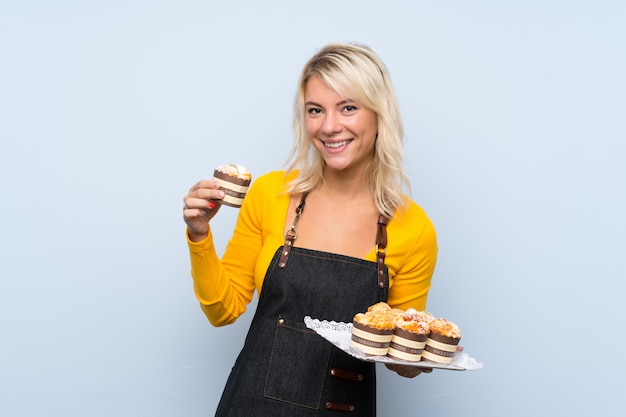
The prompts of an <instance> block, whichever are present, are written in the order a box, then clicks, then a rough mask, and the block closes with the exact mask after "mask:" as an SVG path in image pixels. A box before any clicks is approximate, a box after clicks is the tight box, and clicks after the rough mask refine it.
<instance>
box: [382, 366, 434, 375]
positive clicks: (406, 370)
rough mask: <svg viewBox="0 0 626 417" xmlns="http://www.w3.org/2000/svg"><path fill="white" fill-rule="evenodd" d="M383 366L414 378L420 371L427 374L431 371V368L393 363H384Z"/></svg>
mask: <svg viewBox="0 0 626 417" xmlns="http://www.w3.org/2000/svg"><path fill="white" fill-rule="evenodd" d="M385 366H386V367H387V369H389V370H392V371H394V372H395V373H397V374H398V375H400V376H403V377H405V378H415V377H416V376H418V375H419V374H421V373H425V374H429V373H431V372H432V371H433V368H418V367H417V366H410V365H398V364H395V363H386V364H385Z"/></svg>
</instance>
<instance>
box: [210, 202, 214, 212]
mask: <svg viewBox="0 0 626 417" xmlns="http://www.w3.org/2000/svg"><path fill="white" fill-rule="evenodd" d="M209 208H210V209H211V210H213V209H214V208H215V203H214V202H212V201H209Z"/></svg>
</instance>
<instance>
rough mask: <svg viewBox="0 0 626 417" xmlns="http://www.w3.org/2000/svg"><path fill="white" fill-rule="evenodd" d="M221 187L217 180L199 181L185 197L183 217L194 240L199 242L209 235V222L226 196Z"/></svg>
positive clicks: (190, 237) (190, 236)
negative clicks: (220, 201)
mask: <svg viewBox="0 0 626 417" xmlns="http://www.w3.org/2000/svg"><path fill="white" fill-rule="evenodd" d="M219 188H220V184H219V183H218V182H217V181H213V180H203V181H199V182H198V183H197V184H195V185H194V186H193V187H191V188H190V189H189V193H188V194H187V195H186V196H185V197H184V198H183V202H184V206H183V219H184V220H185V223H187V231H188V233H189V239H190V240H191V241H192V242H199V241H201V240H203V239H205V238H206V237H207V236H208V233H209V222H210V221H211V219H212V218H213V217H214V216H215V215H216V214H217V212H218V210H219V209H220V207H221V206H222V205H221V204H220V203H219V200H221V199H222V198H224V192H223V191H222V190H220V189H219Z"/></svg>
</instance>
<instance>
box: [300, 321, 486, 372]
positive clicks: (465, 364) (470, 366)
mask: <svg viewBox="0 0 626 417" xmlns="http://www.w3.org/2000/svg"><path fill="white" fill-rule="evenodd" d="M304 324H305V325H306V327H308V328H309V329H311V330H314V331H315V332H316V333H317V334H319V335H320V336H322V337H323V338H324V339H326V340H328V341H329V342H330V343H332V344H333V345H335V346H336V347H338V348H339V349H341V350H343V351H344V352H346V353H348V354H350V355H351V356H354V357H355V358H358V359H361V360H364V361H369V362H383V363H397V364H402V365H410V366H416V367H420V368H437V369H450V370H455V371H465V370H467V371H474V370H476V369H480V368H482V367H483V366H484V365H483V364H482V363H480V362H478V361H477V360H476V359H474V358H472V357H471V356H470V355H468V354H467V353H465V352H456V354H455V355H454V357H453V358H452V362H451V363H450V364H440V363H435V362H429V361H428V362H427V361H424V362H421V361H420V362H409V361H402V360H396V359H392V358H390V357H387V356H365V354H364V353H363V352H362V351H361V350H359V349H355V348H353V347H351V346H350V337H351V335H352V323H344V322H336V321H328V320H318V319H312V318H311V317H310V316H306V317H305V318H304Z"/></svg>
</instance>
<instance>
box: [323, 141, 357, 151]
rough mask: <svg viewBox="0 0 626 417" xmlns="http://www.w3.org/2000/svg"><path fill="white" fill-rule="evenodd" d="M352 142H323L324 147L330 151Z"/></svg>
mask: <svg viewBox="0 0 626 417" xmlns="http://www.w3.org/2000/svg"><path fill="white" fill-rule="evenodd" d="M350 142H352V139H349V140H342V141H341V142H324V146H325V147H327V148H331V149H336V148H341V147H342V146H346V145H347V144H348V143H350Z"/></svg>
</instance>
